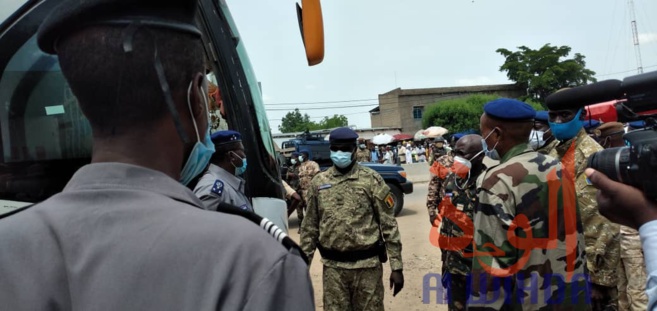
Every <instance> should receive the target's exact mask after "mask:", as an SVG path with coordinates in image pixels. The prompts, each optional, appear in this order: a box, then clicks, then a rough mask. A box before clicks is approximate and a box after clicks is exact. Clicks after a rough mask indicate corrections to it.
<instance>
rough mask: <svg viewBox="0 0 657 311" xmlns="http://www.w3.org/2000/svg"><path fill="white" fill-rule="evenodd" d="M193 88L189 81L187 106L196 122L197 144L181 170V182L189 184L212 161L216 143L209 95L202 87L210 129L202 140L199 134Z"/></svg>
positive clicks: (194, 122)
mask: <svg viewBox="0 0 657 311" xmlns="http://www.w3.org/2000/svg"><path fill="white" fill-rule="evenodd" d="M191 90H192V82H190V83H189V87H188V88H187V107H188V108H189V115H190V116H192V123H193V124H194V130H195V131H196V144H194V148H192V152H191V153H190V154H189V157H187V162H186V163H185V166H183V169H182V171H181V172H180V182H181V183H182V184H183V185H185V186H187V184H189V183H190V182H191V181H192V179H194V177H196V176H198V175H199V174H201V173H202V172H203V171H204V170H205V168H206V167H207V166H208V163H210V157H212V154H213V153H214V143H212V138H211V137H210V116H209V115H208V97H207V96H205V93H204V92H203V90H202V89H201V90H200V91H201V95H202V97H203V99H204V101H205V116H206V117H207V118H208V129H207V131H206V132H205V138H203V142H201V136H200V135H199V131H198V127H197V126H196V120H194V113H193V112H192V103H191V101H190V100H189V98H190V92H191Z"/></svg>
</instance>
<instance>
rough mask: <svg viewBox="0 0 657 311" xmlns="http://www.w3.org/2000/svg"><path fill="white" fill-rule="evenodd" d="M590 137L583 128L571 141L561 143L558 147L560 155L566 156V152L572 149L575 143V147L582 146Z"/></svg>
mask: <svg viewBox="0 0 657 311" xmlns="http://www.w3.org/2000/svg"><path fill="white" fill-rule="evenodd" d="M588 136H589V134H587V133H586V131H585V130H584V128H581V129H580V130H579V132H577V135H576V136H575V137H573V138H571V139H569V140H564V141H562V142H560V143H559V144H558V145H557V146H556V149H557V152H558V153H559V154H565V153H566V151H568V149H569V148H570V145H572V144H573V143H574V144H575V146H580V145H581V143H582V141H583V140H584V139H585V138H586V137H588Z"/></svg>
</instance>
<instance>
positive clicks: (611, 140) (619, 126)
mask: <svg viewBox="0 0 657 311" xmlns="http://www.w3.org/2000/svg"><path fill="white" fill-rule="evenodd" d="M623 135H625V126H623V123H620V122H606V123H603V124H602V125H600V126H598V127H597V128H596V129H595V130H593V136H594V137H595V139H596V140H597V141H598V143H599V144H600V145H601V146H602V147H603V148H605V149H606V148H613V147H624V146H625V141H624V140H623Z"/></svg>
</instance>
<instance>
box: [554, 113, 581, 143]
mask: <svg viewBox="0 0 657 311" xmlns="http://www.w3.org/2000/svg"><path fill="white" fill-rule="evenodd" d="M581 114H582V109H580V110H579V111H577V114H576V115H575V117H574V118H573V119H572V120H570V121H568V122H565V123H553V122H548V123H549V124H550V129H551V130H552V135H554V137H555V138H556V139H558V140H569V139H571V138H573V137H575V136H577V133H579V130H580V129H582V126H584V125H583V124H582V120H580V119H579V118H580V115H581Z"/></svg>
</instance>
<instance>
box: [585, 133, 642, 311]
mask: <svg viewBox="0 0 657 311" xmlns="http://www.w3.org/2000/svg"><path fill="white" fill-rule="evenodd" d="M635 125H637V126H641V124H635ZM594 133H595V135H596V137H597V138H598V141H599V142H600V144H601V145H602V146H603V147H605V148H617V147H625V141H623V134H625V127H624V126H623V124H622V123H620V122H606V123H603V124H602V125H600V126H599V127H598V128H597V129H595V131H594ZM618 271H619V273H618V310H622V311H627V310H632V311H638V310H647V309H648V296H647V295H646V291H645V288H646V280H647V279H648V276H647V274H646V262H645V260H644V257H643V250H642V249H641V238H640V237H639V232H638V231H637V230H634V229H632V228H630V227H627V226H623V225H621V226H620V269H619V270H618Z"/></svg>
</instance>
